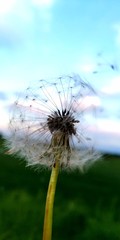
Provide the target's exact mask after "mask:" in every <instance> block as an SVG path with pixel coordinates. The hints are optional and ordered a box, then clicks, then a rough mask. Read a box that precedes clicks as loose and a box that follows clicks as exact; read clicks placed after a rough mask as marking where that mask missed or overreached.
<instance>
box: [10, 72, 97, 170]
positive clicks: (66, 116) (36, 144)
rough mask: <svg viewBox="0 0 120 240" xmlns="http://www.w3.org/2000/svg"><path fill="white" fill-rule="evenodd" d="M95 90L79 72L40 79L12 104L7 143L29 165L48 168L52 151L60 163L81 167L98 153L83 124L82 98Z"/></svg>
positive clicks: (84, 109) (88, 163) (83, 109)
mask: <svg viewBox="0 0 120 240" xmlns="http://www.w3.org/2000/svg"><path fill="white" fill-rule="evenodd" d="M93 94H95V91H94V89H93V88H92V87H91V86H90V85H89V84H88V83H87V82H85V81H83V80H82V79H81V78H80V77H79V76H63V77H59V78H57V79H51V80H49V81H47V80H39V81H37V82H34V83H33V86H32V87H28V88H27V89H26V91H25V92H24V93H23V94H21V97H19V98H18V99H17V100H16V101H15V103H14V105H13V108H12V116H11V117H10V124H9V126H10V132H11V134H10V138H9V147H10V149H12V152H14V153H18V154H19V155H20V156H21V157H24V158H25V159H26V160H27V164H28V165H33V166H39V167H42V168H44V167H47V168H51V167H52V166H53V165H54V163H55V154H56V152H57V151H59V152H60V153H61V159H60V166H61V168H65V169H76V168H79V169H81V170H82V169H83V168H84V166H88V165H90V164H91V163H92V162H94V161H96V160H97V159H98V158H99V157H100V155H99V153H97V152H96V151H95V150H94V149H93V145H92V144H91V143H90V142H91V141H90V139H91V138H90V137H89V134H88V132H87V127H86V120H85V114H86V111H87V109H86V107H84V108H83V104H82V103H83V100H84V98H85V97H86V96H91V95H93Z"/></svg>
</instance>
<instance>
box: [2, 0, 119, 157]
mask: <svg viewBox="0 0 120 240" xmlns="http://www.w3.org/2000/svg"><path fill="white" fill-rule="evenodd" d="M119 67H120V1H119V0H106V1H104V0H97V1H96V0H91V1H89V0H86V1H84V0H74V1H73V0H69V1H67V0H4V1H3V0H0V116H1V117H0V130H2V131H5V130H6V129H7V124H8V121H9V120H8V119H9V106H10V104H11V103H12V102H13V101H14V99H15V98H16V96H17V93H19V92H20V91H23V90H24V89H25V88H26V87H27V86H28V85H29V83H30V82H31V81H32V82H33V81H35V80H38V79H40V78H47V77H52V76H54V77H55V76H59V75H63V74H72V73H76V74H80V76H81V77H83V78H85V79H87V81H90V82H91V84H92V85H93V86H94V87H95V89H96V90H97V91H98V98H99V99H98V104H97V105H98V111H97V112H98V113H97V114H98V119H97V123H98V132H99V136H100V141H99V146H100V148H106V149H108V150H109V149H111V148H112V149H113V151H116V152H119V153H120V150H119V149H120V120H119V119H120V69H119ZM95 101H96V100H95ZM103 136H104V137H103Z"/></svg>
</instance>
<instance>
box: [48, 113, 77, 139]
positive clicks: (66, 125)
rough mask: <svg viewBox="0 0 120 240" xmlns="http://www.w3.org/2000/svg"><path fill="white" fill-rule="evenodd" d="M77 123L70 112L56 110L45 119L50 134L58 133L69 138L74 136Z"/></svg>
mask: <svg viewBox="0 0 120 240" xmlns="http://www.w3.org/2000/svg"><path fill="white" fill-rule="evenodd" d="M78 122H79V121H78V120H76V119H75V118H74V116H73V114H72V113H71V112H70V111H67V110H66V109H65V110H62V111H60V110H57V111H55V112H53V113H52V114H51V115H49V116H48V118H47V125H48V128H49V130H50V132H51V133H54V132H56V131H60V132H61V133H63V134H64V135H67V136H70V135H72V134H74V135H75V134H76V128H75V123H78Z"/></svg>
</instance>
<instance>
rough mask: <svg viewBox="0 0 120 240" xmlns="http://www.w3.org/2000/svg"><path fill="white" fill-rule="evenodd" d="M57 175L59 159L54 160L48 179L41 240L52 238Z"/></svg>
mask: <svg viewBox="0 0 120 240" xmlns="http://www.w3.org/2000/svg"><path fill="white" fill-rule="evenodd" d="M58 173H59V159H58V160H56V163H55V165H54V166H53V168H52V172H51V177H50V181H49V186H48V192H47V198H46V206H45V217H44V228H43V240H51V238H52V219H53V205H54V197H55V190H56V184H57V179H58Z"/></svg>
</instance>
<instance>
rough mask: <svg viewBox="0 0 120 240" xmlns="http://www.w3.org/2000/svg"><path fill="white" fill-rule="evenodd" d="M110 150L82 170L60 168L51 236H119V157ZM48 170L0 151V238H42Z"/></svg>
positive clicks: (112, 239)
mask: <svg viewBox="0 0 120 240" xmlns="http://www.w3.org/2000/svg"><path fill="white" fill-rule="evenodd" d="M119 160H120V159H119V157H118V158H117V157H112V156H109V158H107V160H103V161H100V162H98V163H97V164H95V165H94V166H93V167H92V168H91V169H90V170H89V171H88V172H87V173H85V174H81V173H80V172H77V171H76V172H73V173H65V172H61V173H60V175H59V179H58V185H57V191H56V197H55V207H54V219H53V240H56V239H57V240H61V239H63V240H67V239H70V240H73V239H74V240H79V239H82V240H88V239H89V240H96V239H97V240H101V239H104V240H108V239H109V240H117V239H120V174H119V173H120V161H119ZM49 177H50V172H48V171H34V170H33V169H30V168H26V167H25V163H24V161H20V160H19V159H17V158H13V157H11V156H9V155H5V154H0V240H8V239H9V240H23V239H26V240H38V239H42V228H43V219H44V207H45V200H46V193H47V186H48V182H49Z"/></svg>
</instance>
